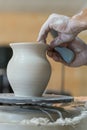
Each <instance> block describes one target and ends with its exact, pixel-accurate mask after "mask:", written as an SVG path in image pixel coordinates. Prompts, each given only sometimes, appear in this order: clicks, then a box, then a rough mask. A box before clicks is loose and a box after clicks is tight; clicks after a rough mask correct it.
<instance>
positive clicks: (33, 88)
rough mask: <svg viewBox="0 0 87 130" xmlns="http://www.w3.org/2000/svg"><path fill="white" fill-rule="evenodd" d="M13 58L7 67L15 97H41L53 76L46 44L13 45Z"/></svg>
mask: <svg viewBox="0 0 87 130" xmlns="http://www.w3.org/2000/svg"><path fill="white" fill-rule="evenodd" d="M10 46H11V48H12V50H13V56H12V58H11V60H10V61H9V63H8V65H7V77H8V80H9V83H10V85H11V87H12V89H13V91H14V94H15V96H21V97H29V96H41V95H42V94H43V92H44V90H45V88H46V87H47V84H48V81H49V79H50V75H51V67H50V63H49V62H48V60H47V58H46V49H47V47H48V46H47V45H46V44H40V43H12V44H10Z"/></svg>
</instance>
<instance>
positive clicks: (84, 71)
mask: <svg viewBox="0 0 87 130" xmlns="http://www.w3.org/2000/svg"><path fill="white" fill-rule="evenodd" d="M86 7H87V0H32V1H31V0H6V1H5V0H0V45H1V46H2V45H8V44H9V43H10V42H21V41H22V42H23V41H25V42H26V41H36V39H37V36H38V33H39V30H40V28H41V26H42V24H43V23H44V22H45V20H46V19H47V18H48V16H49V15H50V14H51V13H59V14H64V15H68V16H72V15H74V14H75V13H78V12H79V11H80V10H82V9H83V8H86ZM79 36H80V37H81V38H82V39H83V40H84V41H85V42H86V43H87V31H85V32H82V33H80V35H79ZM49 39H50V38H49ZM48 59H49V61H50V63H51V66H52V75H51V79H50V82H49V84H48V86H47V89H52V90H56V92H59V93H60V90H61V68H62V65H61V64H60V63H56V62H54V61H53V60H51V59H50V58H48ZM64 77H65V79H64V87H65V90H66V92H68V93H70V94H72V95H75V96H80V95H84V96H85V95H87V66H83V67H79V68H68V67H65V75H64Z"/></svg>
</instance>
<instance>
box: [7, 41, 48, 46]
mask: <svg viewBox="0 0 87 130" xmlns="http://www.w3.org/2000/svg"><path fill="white" fill-rule="evenodd" d="M9 45H10V46H14V45H41V46H48V45H47V44H45V43H40V42H13V43H10V44H9Z"/></svg>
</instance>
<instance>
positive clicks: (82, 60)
mask: <svg viewBox="0 0 87 130" xmlns="http://www.w3.org/2000/svg"><path fill="white" fill-rule="evenodd" d="M61 46H63V47H64V46H65V47H67V48H69V49H71V50H72V51H73V52H74V53H75V58H74V60H73V61H72V63H70V64H67V63H65V62H64V60H63V59H62V58H61V57H60V55H59V54H58V53H57V52H56V51H54V49H53V48H51V47H49V48H48V51H47V54H48V56H49V57H51V58H53V60H55V61H57V62H61V63H63V64H65V65H67V66H70V67H78V66H82V65H87V44H85V43H84V42H83V41H82V40H81V39H79V38H75V40H73V41H72V42H70V44H69V43H64V44H62V45H61Z"/></svg>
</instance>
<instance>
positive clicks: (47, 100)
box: [0, 93, 74, 105]
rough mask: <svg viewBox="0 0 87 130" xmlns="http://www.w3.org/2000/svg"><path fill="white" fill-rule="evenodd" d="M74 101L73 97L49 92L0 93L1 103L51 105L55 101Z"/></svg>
mask: <svg viewBox="0 0 87 130" xmlns="http://www.w3.org/2000/svg"><path fill="white" fill-rule="evenodd" d="M73 101H74V98H73V97H71V96H63V95H50V94H47V95H44V96H42V97H17V96H15V95H14V94H11V93H6V94H0V103H3V104H16V105H20V104H21V105H24V104H28V105H29V104H30V105H50V104H53V103H68V102H73Z"/></svg>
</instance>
